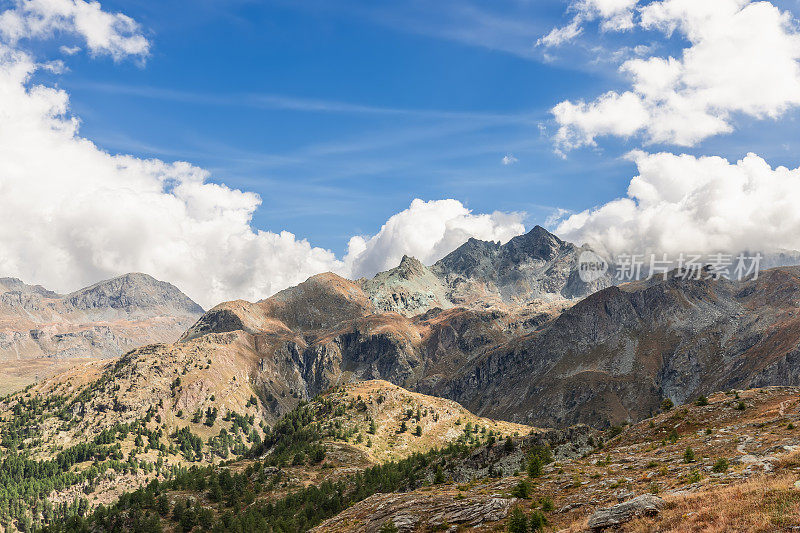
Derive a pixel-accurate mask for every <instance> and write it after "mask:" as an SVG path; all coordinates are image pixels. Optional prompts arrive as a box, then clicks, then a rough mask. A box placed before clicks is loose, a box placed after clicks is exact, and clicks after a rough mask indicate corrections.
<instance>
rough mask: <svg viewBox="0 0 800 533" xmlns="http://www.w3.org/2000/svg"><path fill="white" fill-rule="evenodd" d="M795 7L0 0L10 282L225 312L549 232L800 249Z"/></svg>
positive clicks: (649, 245) (799, 63)
mask: <svg viewBox="0 0 800 533" xmlns="http://www.w3.org/2000/svg"><path fill="white" fill-rule="evenodd" d="M798 12H800V1H798V0H780V1H779V0H775V1H773V2H748V1H747V0H715V1H714V2H692V1H690V0H642V1H637V0H571V1H570V2H566V1H536V2H534V1H533V0H501V1H493V2H479V1H476V0H459V1H455V0H441V1H438V2H423V1H421V0H404V1H396V2H375V1H366V0H364V1H360V0H337V1H335V2H332V1H322V0H305V1H290V0H270V1H263V2H249V1H227V2H216V1H213V2H212V1H208V0H200V1H193V2H188V1H170V2H160V3H156V2H149V1H147V2H145V1H140V0H133V1H127V2H121V1H104V2H102V5H99V4H97V3H91V2H88V1H86V0H50V1H48V2H36V1H33V0H0V94H3V95H4V97H3V98H2V99H0V116H3V117H4V119H5V120H4V121H3V122H0V190H2V191H4V193H3V194H2V195H0V210H2V211H4V212H6V213H9V214H10V216H9V217H8V218H10V219H11V220H12V221H13V224H10V225H7V226H4V227H0V273H3V274H6V275H15V276H18V277H20V278H22V279H25V280H29V281H34V282H37V283H43V284H45V285H47V286H48V287H52V288H54V289H57V290H74V289H75V288H78V287H79V286H81V285H85V284H87V283H91V282H95V281H97V280H98V279H101V278H107V277H111V276H114V275H119V274H122V273H124V272H129V271H144V272H148V273H151V274H153V275H155V276H156V277H159V278H161V279H167V280H170V281H173V282H175V283H177V284H178V285H179V286H181V287H184V288H186V290H187V291H188V292H189V293H190V294H191V295H192V296H193V297H196V298H198V300H200V301H201V302H202V303H203V305H213V304H214V303H216V302H219V301H221V300H223V299H233V298H246V299H251V300H253V299H258V298H263V297H265V296H268V295H270V294H273V293H274V292H276V291H277V290H281V289H283V288H285V287H287V286H290V285H293V284H296V283H298V282H300V281H302V280H304V279H306V278H307V277H308V276H310V275H313V274H316V273H318V272H321V271H326V270H330V271H334V272H337V273H340V274H341V275H344V276H347V277H352V278H357V277H359V276H369V275H372V274H374V273H375V272H378V271H379V270H382V269H387V268H391V267H393V266H395V265H396V264H397V262H398V261H399V260H400V257H402V255H403V254H410V255H415V256H416V257H418V258H420V259H421V260H423V261H425V262H428V263H433V262H435V261H436V260H437V259H438V258H440V257H442V256H443V255H444V254H446V253H447V252H449V251H450V250H452V249H454V248H455V247H457V246H458V245H460V244H461V243H463V242H464V241H465V240H466V239H467V238H468V237H470V236H476V237H479V238H482V239H491V240H505V239H508V238H511V236H513V235H516V234H518V233H519V232H521V231H524V229H525V227H527V228H528V229H529V228H531V227H532V226H533V225H534V224H543V225H546V226H548V227H549V228H550V229H552V230H554V231H556V232H557V233H558V234H559V235H560V236H562V237H564V238H565V239H567V240H570V241H572V242H576V243H578V244H583V243H589V244H590V245H592V246H593V247H595V249H597V250H599V251H604V252H607V253H609V254H612V255H613V254H619V253H623V252H626V251H663V252H670V253H678V252H683V251H695V252H697V251H702V252H704V253H712V252H718V251H720V250H725V251H740V250H753V249H761V248H763V249H765V250H766V249H769V250H778V249H791V250H798V249H800V215H796V216H795V215H793V214H792V215H790V216H787V215H786V213H787V212H790V213H794V212H796V206H795V205H794V204H793V203H792V202H793V201H794V200H793V199H794V198H796V197H798V195H800V169H798V167H799V166H800V164H799V162H798V159H800V158H798V156H797V152H798V146H797V139H798V126H797V119H798V113H800V22H798V19H797V16H796V14H797V13H798ZM128 17H130V18H128ZM133 21H135V22H133ZM554 29H557V31H553V30H554ZM65 50H66V51H65ZM9 51H11V52H12V53H10V54H9V53H7V52H9ZM52 61H62V62H63V64H55V68H54V64H53V63H49V62H52ZM59 67H63V68H59ZM28 73H29V74H30V76H32V77H30V78H29V76H28ZM52 89H59V91H56V90H52ZM66 101H68V102H69V110H68V111H67V112H66V113H63V112H62V111H63V110H62V109H61V106H62V105H63V103H64V102H66ZM73 117H75V118H76V119H77V120H79V122H80V132H75V131H74V130H73V122H72V118H73ZM85 140H89V141H91V142H93V143H95V144H96V146H97V147H99V148H100V150H97V149H96V148H95V147H94V146H92V145H91V144H89V143H87V142H86V141H85ZM750 153H752V154H754V155H752V156H748V154H750ZM129 155H132V156H133V157H129ZM711 156H719V157H721V158H724V159H719V158H718V157H711ZM143 159H147V160H149V162H143V161H142V160H143ZM504 159H505V161H504ZM150 160H152V161H150ZM179 161H186V162H189V163H190V164H191V165H194V166H193V167H189V166H187V165H182V164H173V163H175V162H179ZM162 162H166V164H164V163H162ZM504 162H505V163H510V164H504ZM781 165H782V166H785V167H787V168H788V169H795V170H786V169H782V168H778V167H779V166H781ZM198 169H206V170H207V171H208V172H209V173H210V174H209V176H210V178H208V180H209V181H207V182H205V183H204V182H203V179H202V178H200V179H199V181H198V176H201V174H202V172H200V171H198ZM230 188H233V189H234V190H231V189H230ZM42 191H46V193H47V194H44V193H43V192H42ZM252 193H257V194H258V196H259V197H260V200H261V203H260V205H258V202H257V199H256V198H255V196H253V194H252ZM414 199H421V200H423V201H424V202H414V203H413V204H412V201H413V200H414ZM444 199H453V200H454V201H443V200H444ZM787 202H788V203H787ZM464 206H466V207H467V208H468V209H470V210H472V214H469V213H467V212H466V211H465V210H464ZM587 210H590V211H587ZM555 213H559V214H561V215H562V218H561V219H560V221H558V222H553V221H552V220H553V219H552V216H553V215H554V214H555ZM250 217H252V220H251V218H250ZM519 217H523V218H522V222H524V227H523V225H522V224H521V223H520V218H519ZM548 221H550V223H548ZM384 224H385V226H384V228H383V229H381V227H382V225H384ZM20 235H25V236H26V237H25V238H20ZM348 243H349V244H350V246H348Z"/></svg>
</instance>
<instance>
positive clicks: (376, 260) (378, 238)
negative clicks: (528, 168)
mask: <svg viewBox="0 0 800 533" xmlns="http://www.w3.org/2000/svg"><path fill="white" fill-rule="evenodd" d="M524 231H525V227H524V226H523V224H522V215H521V214H518V213H512V214H508V213H499V212H495V213H492V214H478V215H476V214H472V213H471V212H470V211H469V210H468V209H467V208H466V207H464V206H463V205H462V204H461V202H458V201H457V200H437V201H430V202H423V201H422V200H414V201H413V202H411V206H410V207H409V208H408V209H406V210H405V211H401V212H400V213H397V214H396V215H394V216H392V217H391V218H389V220H387V221H386V223H385V224H384V225H383V226H382V227H381V229H380V231H379V232H378V233H377V234H376V235H374V236H372V237H353V238H351V239H350V244H349V249H348V253H347V256H346V257H345V263H346V271H347V272H348V273H350V275H351V276H353V277H360V276H365V275H371V274H374V273H375V272H378V271H381V270H387V269H389V268H393V267H395V266H397V265H398V264H399V262H400V259H402V257H403V255H410V256H413V257H416V258H417V259H419V260H420V261H422V262H423V263H425V264H432V263H435V262H436V261H438V260H439V259H441V258H442V257H444V256H445V255H447V254H448V253H450V252H451V251H452V250H454V249H455V248H457V247H458V246H460V245H461V244H463V243H464V242H465V241H466V240H467V239H469V238H470V237H476V238H478V239H482V240H486V241H501V242H506V241H508V240H509V239H511V238H512V237H514V236H516V235H519V234H521V233H523V232H524Z"/></svg>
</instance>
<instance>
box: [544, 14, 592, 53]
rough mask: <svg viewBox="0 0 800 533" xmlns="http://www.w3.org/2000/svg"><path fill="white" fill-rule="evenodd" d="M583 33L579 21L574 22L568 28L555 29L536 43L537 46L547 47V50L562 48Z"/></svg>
mask: <svg viewBox="0 0 800 533" xmlns="http://www.w3.org/2000/svg"><path fill="white" fill-rule="evenodd" d="M581 33H583V28H582V27H581V23H580V21H579V20H573V21H572V22H570V23H569V24H567V25H566V26H562V27H561V28H553V29H552V30H550V33H548V34H547V35H545V36H544V37H542V38H541V39H539V40H538V41H536V46H545V47H547V48H551V47H555V46H561V45H562V44H564V43H568V42H570V41H571V40H573V39H574V38H575V37H577V36H578V35H580V34H581Z"/></svg>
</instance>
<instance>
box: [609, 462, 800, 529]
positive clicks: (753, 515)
mask: <svg viewBox="0 0 800 533" xmlns="http://www.w3.org/2000/svg"><path fill="white" fill-rule="evenodd" d="M795 480H796V476H793V475H781V476H762V477H758V478H753V479H750V480H747V481H742V482H740V483H736V484H733V485H728V486H725V487H716V488H710V489H708V490H704V491H701V492H697V493H694V494H687V495H681V496H672V497H668V498H667V506H666V507H665V509H664V511H663V512H662V513H661V514H660V515H659V516H657V517H655V518H646V519H645V518H643V519H638V520H635V521H632V522H630V523H629V524H627V526H626V527H625V528H624V529H623V531H626V532H642V533H643V532H652V531H671V532H677V533H680V532H694V531H703V532H707V533H723V532H729V531H736V532H742V533H745V532H747V533H755V532H774V531H787V530H789V528H790V527H792V526H795V525H797V524H800V490H797V489H795V488H794V482H795Z"/></svg>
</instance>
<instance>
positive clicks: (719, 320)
mask: <svg viewBox="0 0 800 533" xmlns="http://www.w3.org/2000/svg"><path fill="white" fill-rule="evenodd" d="M585 251H589V248H587V247H578V246H575V245H573V244H570V243H567V242H564V241H562V240H560V239H558V238H557V237H555V236H554V235H552V234H550V233H548V232H547V231H546V230H544V229H543V228H540V227H537V228H534V229H533V230H532V231H530V232H529V233H528V234H526V235H521V236H519V237H516V238H514V239H512V240H510V241H509V242H507V243H505V244H500V243H493V242H484V241H479V240H475V239H471V240H469V241H468V242H466V243H465V244H464V245H462V246H461V247H459V248H458V249H456V250H455V251H453V252H452V253H450V254H448V255H447V256H446V257H444V258H443V259H441V260H440V261H438V262H436V263H435V264H433V265H430V266H426V265H424V264H422V263H421V262H420V261H418V260H416V259H414V258H412V257H403V259H402V260H401V262H400V264H399V265H398V266H397V267H396V268H394V269H391V270H388V271H386V272H381V273H379V274H377V275H376V276H374V277H373V278H370V279H366V278H365V279H359V280H347V279H344V278H342V277H340V276H337V275H336V274H333V273H324V274H319V275H316V276H313V277H311V278H309V279H308V280H306V281H305V282H303V283H301V284H299V285H297V286H296V287H291V288H288V289H286V290H284V291H281V292H279V293H277V294H275V295H273V296H271V297H269V298H266V299H264V300H261V301H258V302H247V301H243V300H236V301H231V302H225V303H222V304H219V305H217V306H215V307H214V308H212V309H211V310H209V311H207V312H203V310H202V309H200V308H199V306H197V305H196V304H195V303H194V302H192V301H191V300H190V299H189V298H188V297H186V296H185V295H183V294H182V293H181V292H180V291H179V290H178V289H177V288H175V287H174V286H172V285H170V284H169V283H165V282H160V281H157V280H155V279H153V278H151V277H149V276H146V275H144V274H128V275H125V276H121V277H119V278H114V279H112V280H108V281H105V282H101V283H98V284H96V285H93V286H91V287H87V288H86V289H81V290H79V291H76V292H74V293H71V294H69V295H60V294H56V293H54V292H52V291H48V290H46V289H44V288H42V287H39V286H31V285H25V284H24V283H22V282H20V281H19V280H15V279H10V278H5V279H3V280H2V281H0V291H1V293H0V302H1V303H0V324H2V330H0V331H2V334H3V335H5V336H4V337H2V338H3V339H4V342H5V344H4V345H3V350H5V351H4V352H0V353H2V354H3V355H4V357H6V359H7V360H6V362H7V363H12V364H13V363H16V364H20V362H23V363H25V364H27V365H29V366H27V367H25V368H27V369H28V371H29V372H30V368H33V367H34V366H35V365H36V364H39V365H40V366H35V368H36V369H37V371H40V370H41V369H43V368H45V366H43V365H47V364H49V365H50V366H47V367H46V368H47V369H48V371H49V372H50V373H53V372H55V371H56V370H58V372H57V373H55V374H54V375H52V376H51V377H47V378H46V379H40V380H38V381H37V382H36V383H34V384H31V385H30V386H28V387H27V388H25V389H24V390H22V391H20V392H17V393H13V394H8V395H6V396H4V397H2V398H0V448H2V450H0V451H2V454H0V481H2V482H3V484H0V526H2V527H3V528H5V529H14V528H18V529H26V530H27V529H31V527H32V524H37V525H39V526H41V525H45V526H46V529H45V530H47V531H84V530H87V526H86V524H85V523H84V522H81V520H83V518H82V517H85V516H86V517H89V520H90V521H91V523H92V524H94V525H93V526H92V527H91V528H89V529H88V530H97V531H103V530H148V531H150V530H153V531H159V530H161V529H160V528H162V526H163V525H166V526H167V529H168V530H170V531H171V530H175V531H177V530H179V529H180V530H183V531H192V530H208V529H211V528H212V526H213V527H217V528H218V529H222V530H244V531H251V530H252V531H255V530H258V531H261V530H268V529H270V528H272V529H273V530H285V531H305V530H307V529H308V528H310V527H313V526H315V525H318V524H320V522H321V521H322V520H323V519H327V521H326V522H322V523H321V525H318V530H319V531H328V530H336V531H378V530H381V531H384V530H385V531H394V530H399V531H413V530H415V528H418V527H419V526H420V524H421V523H422V522H420V521H419V520H420V519H419V518H418V517H419V516H424V517H425V519H424V520H423V521H427V522H428V523H429V525H432V527H434V526H435V528H439V529H441V528H445V526H447V525H448V524H450V525H452V524H458V525H460V526H461V527H469V528H477V529H478V530H484V531H489V530H496V529H497V528H498V527H505V525H504V521H506V520H508V521H509V522H508V524H511V523H512V518H513V513H515V512H516V511H515V510H514V509H519V508H524V509H525V511H524V513H528V514H530V516H531V520H533V519H534V518H535V519H536V520H539V521H540V522H541V520H548V519H549V520H551V521H552V523H553V524H560V525H561V526H564V527H568V528H569V530H570V531H573V530H574V531H582V530H585V529H586V527H587V523H589V522H591V523H593V524H597V523H600V522H598V521H600V520H602V519H604V518H603V517H608V516H612V518H613V517H614V516H615V515H614V513H615V512H616V511H614V507H612V508H610V510H608V511H607V512H606V514H603V512H605V511H598V512H599V513H600V517H599V518H598V517H597V516H595V515H592V516H591V520H589V518H590V517H589V516H588V514H586V513H587V512H589V511H593V510H595V509H596V508H597V505H598V504H599V503H603V504H608V503H609V502H610V501H617V500H619V501H621V500H625V499H628V498H631V497H632V496H633V493H632V492H630V491H629V490H628V489H634V490H637V491H640V492H641V491H642V486H644V485H646V484H648V483H649V487H650V488H649V490H650V491H651V492H653V491H660V490H667V491H677V492H681V493H684V492H685V491H692V490H695V489H694V488H693V487H696V488H697V489H698V490H699V487H701V486H702V487H704V488H703V490H716V489H714V487H710V486H708V485H702V484H700V483H699V482H698V481H696V480H698V479H701V478H702V476H700V474H698V473H697V470H696V469H695V466H694V463H695V462H698V463H702V464H703V465H704V466H703V468H704V469H705V470H704V471H708V472H711V471H712V467H713V468H718V467H719V468H720V469H721V470H719V472H717V471H716V470H714V472H717V473H718V474H719V476H717V477H716V478H714V479H719V480H721V481H724V482H725V483H729V482H734V481H737V482H738V481H742V480H746V479H747V478H748V477H749V476H750V475H751V474H755V473H756V470H755V469H754V468H755V467H756V466H757V467H758V469H763V471H764V472H771V470H769V469H770V468H775V469H777V471H779V472H787V471H788V469H791V468H794V466H793V465H795V464H796V463H795V462H791V461H792V459H791V457H794V456H793V455H792V453H793V451H794V450H795V449H797V448H798V447H800V440H798V439H796V438H794V436H793V434H792V433H791V432H790V430H791V429H793V427H794V426H793V424H794V423H795V422H797V423H800V414H798V413H800V411H798V408H797V405H798V404H797V398H798V397H800V396H798V393H797V391H798V389H788V388H786V389H784V388H775V387H773V386H775V385H800V315H798V309H800V267H796V266H781V267H779V268H772V269H770V270H766V271H764V272H761V273H760V275H759V276H758V278H757V279H749V280H745V281H733V280H728V279H715V278H714V277H713V276H711V275H710V272H705V274H707V275H704V276H701V277H700V278H699V279H697V278H694V277H687V276H682V275H680V274H682V273H681V272H678V271H676V272H673V273H671V274H670V275H668V276H666V277H661V276H659V277H655V278H653V279H649V280H642V281H636V282H631V283H626V284H622V285H616V284H615V282H614V280H613V279H612V278H611V276H610V275H608V274H605V275H602V276H600V277H599V278H598V279H596V280H595V281H593V282H591V283H585V282H584V281H582V279H581V276H580V275H579V271H578V269H579V257H580V255H581V254H582V253H583V252H585ZM103 332H105V333H103ZM104 335H105V336H104ZM42 362H44V363H42ZM54 362H55V363H54ZM57 362H63V366H62V367H58V365H57ZM31 365H34V366H31ZM20 375H22V372H20ZM28 377H30V376H29V375H28ZM28 381H29V382H30V381H31V380H30V379H29V380H28ZM9 386H15V384H14V383H11V384H10V385H9ZM755 387H762V388H761V389H759V390H751V391H742V390H740V389H751V388H755ZM17 388H19V387H17ZM715 391H726V392H717V393H715ZM712 393H715V394H712ZM692 402H694V403H696V407H692V408H691V409H690V408H689V407H687V405H688V404H690V403H692ZM709 403H710V404H711V405H709ZM680 404H683V405H684V407H681V408H680V409H673V407H672V406H673V405H680ZM646 419H649V421H646V422H639V421H642V420H646ZM637 422H638V423H637ZM711 427H714V428H715V429H714V430H712V429H711ZM765 427H767V428H768V429H763V428H765ZM547 428H549V429H547ZM703 428H705V429H704V430H703ZM701 430H703V431H701ZM713 431H718V434H714V433H713ZM767 432H768V433H767ZM680 439H683V440H681V442H690V443H691V446H692V447H696V448H697V449H702V450H704V453H712V454H721V453H724V454H727V455H736V456H735V457H732V458H731V462H732V463H733V462H735V464H736V465H737V466H736V467H735V469H733V470H732V471H731V472H728V471H727V470H726V469H727V468H728V466H725V468H724V469H723V467H722V466H719V465H720V464H721V463H719V461H717V460H716V459H715V458H714V457H713V456H712V457H705V456H704V457H702V458H699V459H698V458H694V456H693V455H691V454H690V453H689V451H686V452H684V451H683V450H682V449H681V444H677V443H678V441H679V440H680ZM658 442H660V444H658ZM770 443H771V444H770ZM776 446H777V447H782V448H781V450H783V451H785V452H786V454H783V451H781V450H777V448H776ZM691 453H692V454H693V453H694V452H693V451H692V452H691ZM681 454H683V456H684V458H683V462H681V461H680V455H681ZM753 454H755V455H753ZM787 454H788V455H787ZM739 455H741V457H739ZM779 455H780V457H778V456H779ZM789 456H791V457H789ZM787 457H789V458H787ZM549 458H555V459H557V461H558V462H557V463H554V465H553V466H546V465H548V464H549V460H550V459H549ZM20 461H22V462H23V463H24V464H26V465H28V467H26V468H23V469H22V470H16V469H17V466H18V464H23V463H20ZM26 461H27V462H26ZM537 461H538V462H537ZM613 461H616V462H617V463H618V465H628V466H619V467H615V468H616V470H614V471H613V472H612V467H611V466H610V464H611V463H612V462H613ZM715 461H716V462H715ZM726 461H727V459H726ZM770 461H772V462H770ZM778 461H782V462H781V463H780V464H778V463H777V462H778ZM784 462H785V464H784ZM673 463H680V464H679V465H678V464H673ZM653 464H657V465H660V468H659V470H658V471H657V472H655V471H648V469H652V468H653V467H652V466H651V465H653ZM725 464H726V465H727V463H725ZM198 465H202V466H204V467H206V468H200V469H197V468H192V469H189V468H187V467H190V466H198ZM531 465H533V466H531ZM668 465H671V466H669V468H668ZM628 470H633V471H634V472H633V473H630V475H634V476H635V479H633V478H631V479H628V478H625V479H627V481H624V482H623V478H622V476H623V474H624V475H626V476H627V475H628ZM521 471H522V472H525V471H527V473H528V476H529V477H530V480H528V479H527V478H525V476H524V475H521V474H520V472H521ZM4 472H5V473H9V472H17V474H18V475H17V474H15V475H13V476H12V475H10V474H9V475H6V474H4ZM543 472H544V475H543V474H542V473H543ZM588 473H591V476H590V478H589V479H583V477H585V475H588ZM612 474H613V475H615V476H619V479H618V480H616V481H614V480H611V479H610V478H609V480H608V481H606V480H602V479H601V478H603V476H611V475H612ZM542 475H543V477H541V478H538V476H542ZM715 475H716V474H715ZM698 476H700V477H698ZM782 479H783V478H780V479H777V478H775V479H772V478H770V481H769V483H770V485H769V486H770V487H771V489H770V490H779V491H780V490H783V488H782V487H783V485H781V483H782V481H781V480H782ZM481 480H482V481H481ZM531 480H532V481H531ZM537 480H538V481H537ZM598 480H599V481H598ZM450 481H452V483H450ZM748 483H749V481H748ZM531 484H533V485H535V486H536V489H535V490H536V491H537V494H539V496H537V497H536V498H537V499H536V500H531V495H530V491H531V490H532V486H533V485H531ZM687 484H688V487H689V488H688V489H687V488H686V487H687ZM620 487H622V488H620ZM748 487H749V485H748ZM751 488H752V489H753V490H752V491H750V492H748V494H751V493H752V494H751V496H748V498H750V500H748V502H749V503H748V505H750V507H749V508H751V511H752V512H754V513H756V511H755V509H759V508H761V507H763V505H761V504H759V502H758V501H756V496H755V492H757V490H756V489H757V487H755V485H754V486H753V487H751ZM130 490H134V492H128V493H126V491H130ZM585 490H590V491H591V494H592V499H591V501H587V496H586V494H583V492H584V491H585ZM747 490H750V489H747ZM677 492H676V494H677ZM20 494H24V495H25V496H24V497H22V498H20V496H19V495H20ZM587 494H588V493H587ZM320 498H330V499H326V500H324V501H320V500H319V499H320ZM546 498H552V499H555V500H557V501H558V502H560V503H559V505H562V506H563V507H562V508H561V509H559V510H554V509H553V503H552V501H550V502H549V503H547V502H548V500H547V499H546ZM648 501H651V500H648ZM526 502H527V503H526ZM536 502H538V503H536ZM99 504H103V505H104V506H106V505H107V506H110V507H108V508H99V507H98V508H96V510H95V511H93V512H92V514H91V515H89V514H88V513H89V512H90V511H91V510H92V509H94V508H95V506H97V505H99ZM701 504H702V502H700V503H698V502H695V505H701ZM626 505H627V503H626ZM631 505H633V504H631ZM659 505H660V504H659ZM671 505H680V504H679V503H673V504H671ZM648 509H650V508H648ZM715 509H719V508H717V507H715ZM766 509H769V507H768V506H767V507H766ZM656 511H658V509H656ZM648 512H649V511H648ZM715 512H716V511H715ZM719 512H721V511H719ZM726 512H727V511H726ZM524 513H523V514H524ZM537 513H538V514H537ZM547 513H549V514H547ZM545 514H547V517H545ZM595 514H596V513H595ZM665 514H666V516H667V520H673V519H674V520H677V519H678V518H677V517H676V516H673V515H675V513H671V512H665ZM762 515H763V516H762ZM767 515H769V516H770V517H772V518H764V516H767ZM525 516H526V518H525V520H527V519H528V518H527V515H525ZM758 516H759V517H760V518H759V520H761V519H768V520H771V522H770V527H772V525H775V524H778V525H780V524H783V518H781V516H782V515H780V516H779V515H778V514H775V512H773V511H764V513H762V514H759V515H758ZM776 516H778V518H774V517H776ZM507 517H512V518H507ZM670 517H671V518H670ZM59 518H69V520H70V521H68V522H64V523H61V522H59V520H58V519H59ZM517 518H519V515H517ZM631 518H632V517H631V516H628V517H626V518H625V519H626V520H630V519H631ZM587 520H588V521H589V522H587ZM204 524H205V525H204ZM650 525H652V524H651V523H650V522H648V523H645V524H644V525H642V524H638V525H634V526H632V527H633V529H631V530H632V531H636V530H648V528H649V527H650ZM393 527H394V528H396V529H392V528H393ZM509 527H510V525H509ZM604 527H605V526H604ZM637 527H638V528H639V529H636V528H637ZM47 528H49V529H47ZM195 528H197V529H195Z"/></svg>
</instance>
